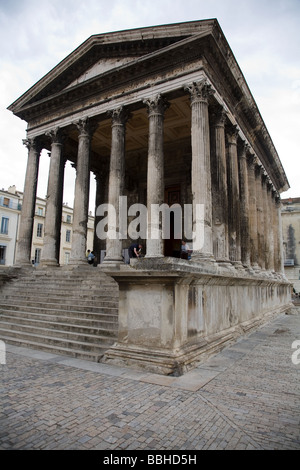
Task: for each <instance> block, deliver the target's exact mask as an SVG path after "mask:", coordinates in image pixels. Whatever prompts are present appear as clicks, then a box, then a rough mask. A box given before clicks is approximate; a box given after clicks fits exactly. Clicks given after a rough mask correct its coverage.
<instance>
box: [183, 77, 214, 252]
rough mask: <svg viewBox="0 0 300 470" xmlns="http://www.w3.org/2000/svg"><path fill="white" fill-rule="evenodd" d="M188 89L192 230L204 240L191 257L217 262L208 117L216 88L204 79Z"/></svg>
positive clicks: (198, 244) (199, 242) (199, 241)
mask: <svg viewBox="0 0 300 470" xmlns="http://www.w3.org/2000/svg"><path fill="white" fill-rule="evenodd" d="M185 90H186V91H188V92H189V93H190V95H191V110H192V194H193V232H194V234H195V233H197V232H199V228H200V231H201V230H202V232H203V233H202V236H200V238H201V240H200V239H199V237H197V238H198V240H197V243H196V246H195V243H193V250H194V251H193V255H192V258H193V259H194V260H198V261H202V260H203V261H204V260H205V261H214V257H213V242H212V194H211V169H210V137H209V116H208V97H209V95H211V94H213V93H214V90H212V89H211V85H209V84H208V83H207V81H206V80H205V79H204V80H201V81H200V82H194V83H192V84H191V85H188V86H186V87H185ZM197 206H198V207H197ZM201 208H202V210H201ZM198 209H200V211H199V212H198ZM201 227H202V229H201ZM195 248H196V249H195Z"/></svg>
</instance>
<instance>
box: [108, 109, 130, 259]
mask: <svg viewBox="0 0 300 470" xmlns="http://www.w3.org/2000/svg"><path fill="white" fill-rule="evenodd" d="M110 114H111V116H112V141H111V155H110V170H109V189H108V203H109V204H110V206H111V210H109V211H108V232H109V235H108V237H107V240H106V256H105V259H104V263H122V262H123V258H122V234H121V233H120V229H121V227H120V226H119V221H120V215H121V214H120V206H119V203H120V196H122V195H123V191H124V176H125V124H126V121H127V119H128V117H129V115H128V112H127V110H126V109H125V108H124V107H123V106H122V107H120V108H118V109H115V110H114V111H112V112H111V113H110Z"/></svg>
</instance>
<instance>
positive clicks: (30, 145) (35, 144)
mask: <svg viewBox="0 0 300 470" xmlns="http://www.w3.org/2000/svg"><path fill="white" fill-rule="evenodd" d="M23 145H25V146H26V147H27V149H28V151H30V150H34V151H35V152H36V153H38V154H40V153H41V150H42V148H43V145H42V143H41V141H40V139H39V138H38V137H33V138H32V139H23Z"/></svg>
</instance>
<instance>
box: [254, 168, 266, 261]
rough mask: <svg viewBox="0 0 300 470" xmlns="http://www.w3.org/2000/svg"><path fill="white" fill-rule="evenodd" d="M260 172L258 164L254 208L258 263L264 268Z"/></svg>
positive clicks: (261, 171) (261, 169) (261, 170)
mask: <svg viewBox="0 0 300 470" xmlns="http://www.w3.org/2000/svg"><path fill="white" fill-rule="evenodd" d="M262 173H263V168H262V166H261V165H260V164H257V165H256V167H255V182H256V204H257V206H256V209H257V241H258V243H257V248H258V264H259V266H260V268H261V269H265V256H264V245H265V241H264V214H263V196H262V180H261V178H262Z"/></svg>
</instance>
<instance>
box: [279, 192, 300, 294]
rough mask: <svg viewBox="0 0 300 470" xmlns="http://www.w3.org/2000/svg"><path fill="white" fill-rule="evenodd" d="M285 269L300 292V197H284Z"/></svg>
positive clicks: (282, 217) (283, 234) (282, 214)
mask: <svg viewBox="0 0 300 470" xmlns="http://www.w3.org/2000/svg"><path fill="white" fill-rule="evenodd" d="M281 202H282V213H281V219H282V236H283V252H284V271H285V274H286V277H287V278H288V280H289V281H291V282H292V284H293V286H294V289H295V291H296V292H297V293H299V292H300V197H296V198H289V199H282V201H281Z"/></svg>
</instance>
